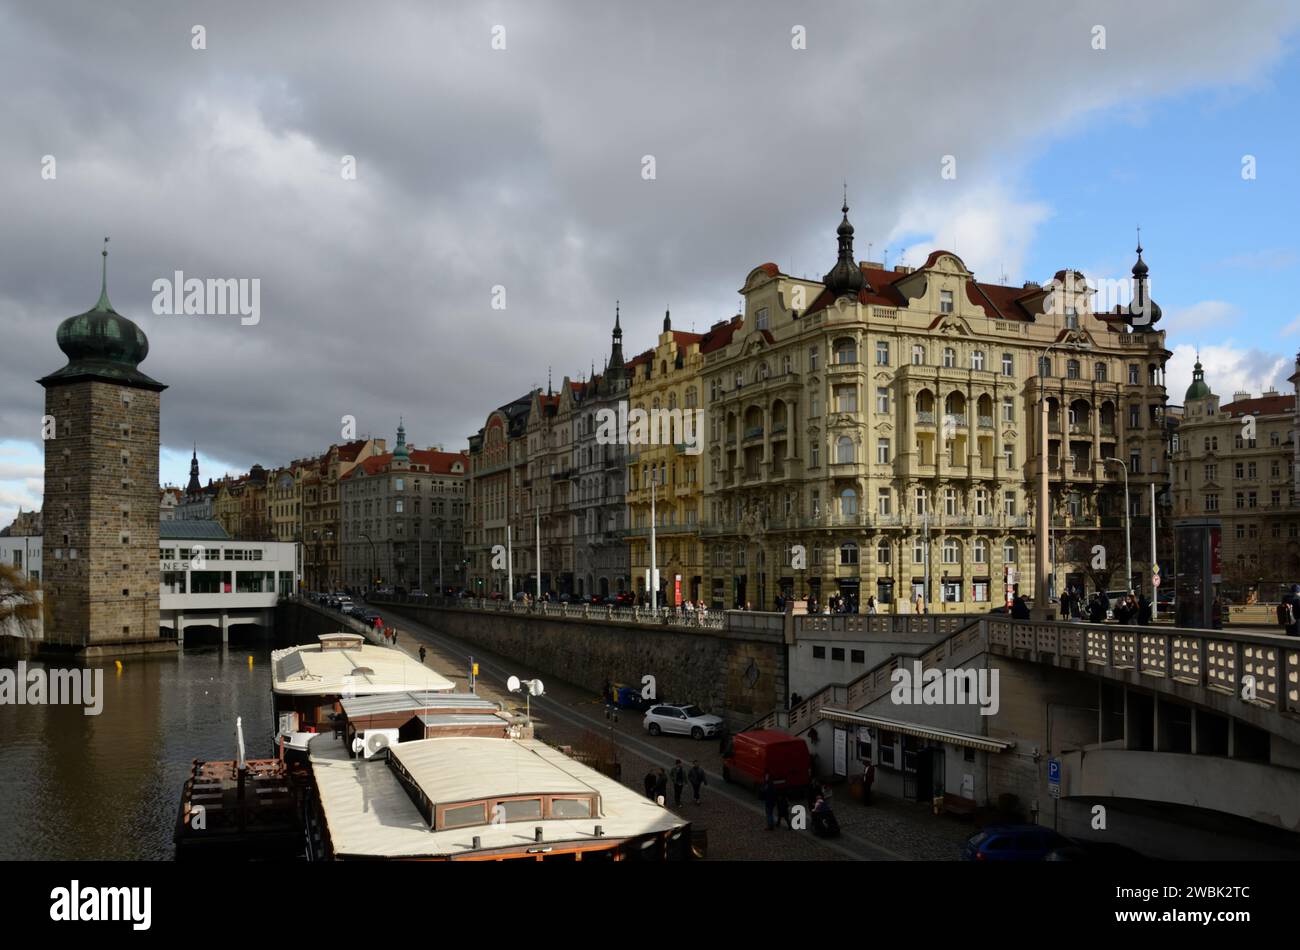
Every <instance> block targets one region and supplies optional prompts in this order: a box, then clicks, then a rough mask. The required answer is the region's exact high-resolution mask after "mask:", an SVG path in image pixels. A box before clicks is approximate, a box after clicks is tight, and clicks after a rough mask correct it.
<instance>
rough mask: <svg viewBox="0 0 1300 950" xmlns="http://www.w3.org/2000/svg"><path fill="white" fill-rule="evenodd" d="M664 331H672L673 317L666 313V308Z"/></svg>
mask: <svg viewBox="0 0 1300 950" xmlns="http://www.w3.org/2000/svg"><path fill="white" fill-rule="evenodd" d="M664 332H665V333H672V332H673V318H672V316H671V315H670V314H669V313H668V311H667V310H665V311H664Z"/></svg>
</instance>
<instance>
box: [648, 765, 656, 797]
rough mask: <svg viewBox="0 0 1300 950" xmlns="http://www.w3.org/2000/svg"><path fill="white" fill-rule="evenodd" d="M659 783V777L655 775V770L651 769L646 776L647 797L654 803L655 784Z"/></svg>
mask: <svg viewBox="0 0 1300 950" xmlns="http://www.w3.org/2000/svg"><path fill="white" fill-rule="evenodd" d="M657 781H658V776H656V775H655V770H654V769H651V770H650V771H649V772H647V773H646V774H645V797H646V798H648V799H650V800H651V801H654V797H655V783H656V782H657Z"/></svg>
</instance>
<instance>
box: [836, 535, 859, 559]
mask: <svg viewBox="0 0 1300 950" xmlns="http://www.w3.org/2000/svg"><path fill="white" fill-rule="evenodd" d="M840 563H841V564H857V563H858V546H857V545H856V544H854V543H853V542H852V541H845V542H844V543H843V544H841V545H840Z"/></svg>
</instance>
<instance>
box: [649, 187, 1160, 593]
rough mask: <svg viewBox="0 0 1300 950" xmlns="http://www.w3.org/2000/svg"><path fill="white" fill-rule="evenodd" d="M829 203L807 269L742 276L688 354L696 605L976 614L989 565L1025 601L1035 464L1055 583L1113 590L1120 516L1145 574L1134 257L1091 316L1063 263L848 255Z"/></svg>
mask: <svg viewBox="0 0 1300 950" xmlns="http://www.w3.org/2000/svg"><path fill="white" fill-rule="evenodd" d="M843 212H844V218H843V220H842V222H841V223H840V226H839V229H838V232H837V234H838V239H839V255H838V260H837V262H836V264H835V266H834V267H833V268H832V270H831V271H830V272H829V273H828V274H827V275H826V277H825V278H824V279H823V280H822V281H821V282H816V281H810V280H806V279H799V278H794V277H791V276H789V275H786V274H784V273H782V272H781V271H780V269H779V268H778V267H777V266H776V265H774V264H764V265H762V266H760V267H757V268H755V269H754V270H753V271H751V272H750V274H749V275H748V277H747V278H746V280H745V284H744V287H743V289H742V294H743V295H744V298H745V312H744V314H743V322H742V323H741V325H740V326H739V327H737V329H736V330H735V331H734V335H733V336H732V338H731V340H730V341H729V342H728V344H727V345H725V346H722V347H718V348H715V349H713V350H712V351H711V352H709V353H707V354H705V355H704V356H703V358H702V360H701V366H700V369H699V371H698V372H699V375H700V385H701V386H702V387H703V389H702V391H703V393H704V395H705V399H706V405H707V409H708V427H707V444H706V446H707V447H706V455H705V459H706V467H705V469H704V475H703V500H704V511H705V514H704V524H703V527H702V529H701V535H702V537H703V539H704V542H705V544H704V546H705V551H704V556H703V574H704V585H703V586H704V588H705V589H706V591H707V597H706V599H708V600H709V601H710V602H711V603H712V604H713V605H714V606H719V607H733V606H738V605H743V604H745V603H752V604H753V606H754V607H755V608H758V607H759V606H760V605H761V606H762V607H763V608H764V609H772V608H773V603H774V600H775V597H776V596H777V595H778V594H785V595H787V596H789V595H792V594H793V595H795V596H799V597H803V596H807V595H810V594H811V595H813V596H817V597H818V598H819V600H821V601H822V602H823V603H825V602H826V600H827V599H828V598H829V597H830V596H831V595H833V594H839V595H841V596H842V597H845V598H846V599H848V600H849V601H850V602H856V603H857V604H858V606H859V609H861V610H865V609H866V605H867V603H868V599H869V598H871V597H874V598H875V599H876V601H877V604H878V605H880V607H881V609H885V610H901V609H907V608H906V607H904V604H905V603H906V604H908V605H910V604H911V603H914V602H915V601H916V599H917V598H918V597H920V598H921V599H923V600H924V601H926V602H927V603H928V605H929V607H928V609H930V610H949V611H962V610H971V609H976V610H978V609H988V607H989V606H991V605H992V604H993V603H996V602H1000V601H1001V600H1002V599H1003V597H1004V589H1005V587H1004V585H1005V583H1006V581H1007V579H1008V576H1010V577H1011V578H1012V579H1013V580H1014V581H1015V582H1016V583H1018V584H1019V585H1020V589H1021V591H1022V592H1024V593H1026V594H1031V595H1037V596H1040V597H1041V596H1042V593H1041V592H1040V585H1038V584H1037V583H1036V582H1037V580H1038V579H1037V578H1035V576H1034V575H1035V573H1036V571H1035V560H1036V558H1035V551H1036V546H1035V528H1036V525H1037V522H1036V520H1035V518H1036V514H1037V513H1036V510H1035V509H1036V507H1037V503H1036V486H1037V483H1038V482H1037V480H1038V476H1039V473H1040V471H1041V466H1042V465H1043V464H1044V463H1045V464H1047V466H1048V472H1049V483H1050V491H1049V498H1050V501H1049V514H1050V517H1051V521H1050V522H1049V524H1050V527H1051V531H1050V535H1051V541H1052V542H1053V543H1051V551H1052V553H1053V557H1052V561H1053V562H1054V576H1055V586H1056V588H1057V590H1059V589H1060V588H1061V585H1062V584H1064V583H1070V584H1077V585H1080V586H1084V587H1086V588H1088V589H1093V588H1094V586H1102V585H1106V584H1115V583H1121V584H1122V582H1123V581H1122V574H1123V571H1124V560H1125V558H1124V555H1125V548H1124V540H1123V538H1124V533H1123V527H1124V521H1125V512H1126V511H1129V512H1132V513H1133V527H1134V531H1133V534H1134V539H1135V543H1134V573H1135V574H1138V575H1142V576H1146V575H1145V571H1146V564H1145V563H1144V562H1143V560H1142V557H1140V556H1139V555H1143V551H1141V550H1139V548H1140V544H1139V543H1138V540H1139V539H1138V537H1137V536H1138V535H1139V533H1140V532H1139V530H1138V529H1139V526H1140V523H1141V521H1140V519H1141V518H1142V517H1143V516H1144V515H1145V516H1146V517H1150V504H1149V501H1148V500H1147V499H1148V491H1147V488H1148V486H1149V485H1150V484H1152V483H1153V482H1154V483H1156V484H1158V485H1160V486H1161V487H1162V488H1163V486H1164V484H1165V483H1166V480H1167V478H1168V474H1167V470H1168V453H1169V446H1168V435H1167V429H1166V419H1165V406H1166V402H1167V400H1166V395H1165V389H1164V366H1165V363H1166V361H1167V360H1168V358H1169V356H1170V355H1171V354H1170V353H1169V351H1168V350H1166V349H1165V347H1164V333H1163V331H1160V330H1157V329H1156V328H1155V323H1156V322H1158V321H1159V319H1160V312H1159V308H1158V306H1156V305H1154V303H1151V302H1150V298H1149V292H1148V288H1147V268H1146V264H1145V262H1143V260H1142V258H1141V249H1140V248H1139V253H1138V261H1137V263H1136V264H1135V265H1134V268H1133V291H1132V293H1133V300H1134V301H1137V302H1139V306H1137V307H1136V308H1134V307H1129V306H1122V305H1118V304H1117V305H1116V307H1115V308H1114V309H1107V310H1106V311H1105V312H1101V313H1094V312H1093V310H1092V300H1093V293H1094V288H1090V287H1088V286H1087V285H1086V282H1085V281H1084V279H1083V275H1082V274H1079V273H1077V272H1074V271H1061V272H1058V273H1057V274H1056V275H1055V277H1054V278H1053V280H1052V281H1051V282H1050V283H1049V284H1048V285H1047V286H1046V287H1044V286H1040V285H1038V284H1034V283H1027V284H1025V285H1024V286H1023V287H1019V288H1016V287H1006V286H1000V285H995V284H988V283H984V282H980V281H977V280H976V279H975V277H974V275H973V274H972V273H971V272H970V271H969V269H968V268H967V267H966V265H965V264H964V263H963V262H962V260H961V259H960V258H959V257H958V256H957V255H956V254H952V253H950V252H946V251H935V252H934V253H932V254H931V255H930V256H929V258H928V259H927V260H926V262H925V263H924V264H923V265H922V266H921V267H918V268H909V267H896V268H894V269H892V270H886V269H884V268H883V267H882V266H881V265H879V264H877V263H874V262H866V263H860V262H857V261H855V260H854V257H853V228H852V225H851V224H850V223H849V221H848V209H847V206H846V207H845V208H844V209H843ZM1142 302H1145V303H1147V304H1148V306H1147V307H1146V308H1145V309H1143V307H1142V306H1141V305H1140V304H1141V303H1142ZM1135 309H1136V311H1137V312H1136V313H1134V312H1133V311H1134V310H1135ZM1040 400H1043V401H1045V402H1046V405H1047V425H1046V429H1047V433H1046V434H1047V436H1048V449H1047V455H1046V459H1045V460H1044V458H1043V453H1042V451H1041V449H1040V438H1041V435H1042V426H1041V424H1040V418H1041V416H1040V412H1041V409H1040V407H1041V402H1040ZM1109 460H1116V461H1109ZM1120 462H1122V464H1120ZM1126 471H1127V472H1128V479H1127V481H1128V489H1129V497H1128V498H1127V500H1126V499H1125V497H1124V481H1125V479H1124V476H1125V472H1126ZM629 500H630V499H629ZM1099 544H1100V545H1102V546H1103V548H1104V549H1105V550H1106V551H1107V552H1108V554H1109V557H1108V559H1107V560H1106V562H1105V567H1104V568H1102V569H1101V570H1098V569H1096V568H1094V567H1093V564H1094V561H1095V559H1094V555H1093V553H1092V552H1093V549H1094V547H1095V546H1096V545H1099ZM1143 556H1146V557H1147V558H1148V560H1149V554H1146V555H1143ZM1117 567H1118V572H1116V568H1117ZM1008 569H1010V571H1011V573H1010V575H1009V574H1008Z"/></svg>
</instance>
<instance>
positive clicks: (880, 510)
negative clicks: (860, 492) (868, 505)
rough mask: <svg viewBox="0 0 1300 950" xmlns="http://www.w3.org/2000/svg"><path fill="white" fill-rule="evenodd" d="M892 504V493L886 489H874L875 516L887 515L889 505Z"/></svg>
mask: <svg viewBox="0 0 1300 950" xmlns="http://www.w3.org/2000/svg"><path fill="white" fill-rule="evenodd" d="M892 503H893V492H891V491H890V490H889V489H888V488H877V489H876V514H878V515H887V514H889V511H890V505H891V504H892Z"/></svg>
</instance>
